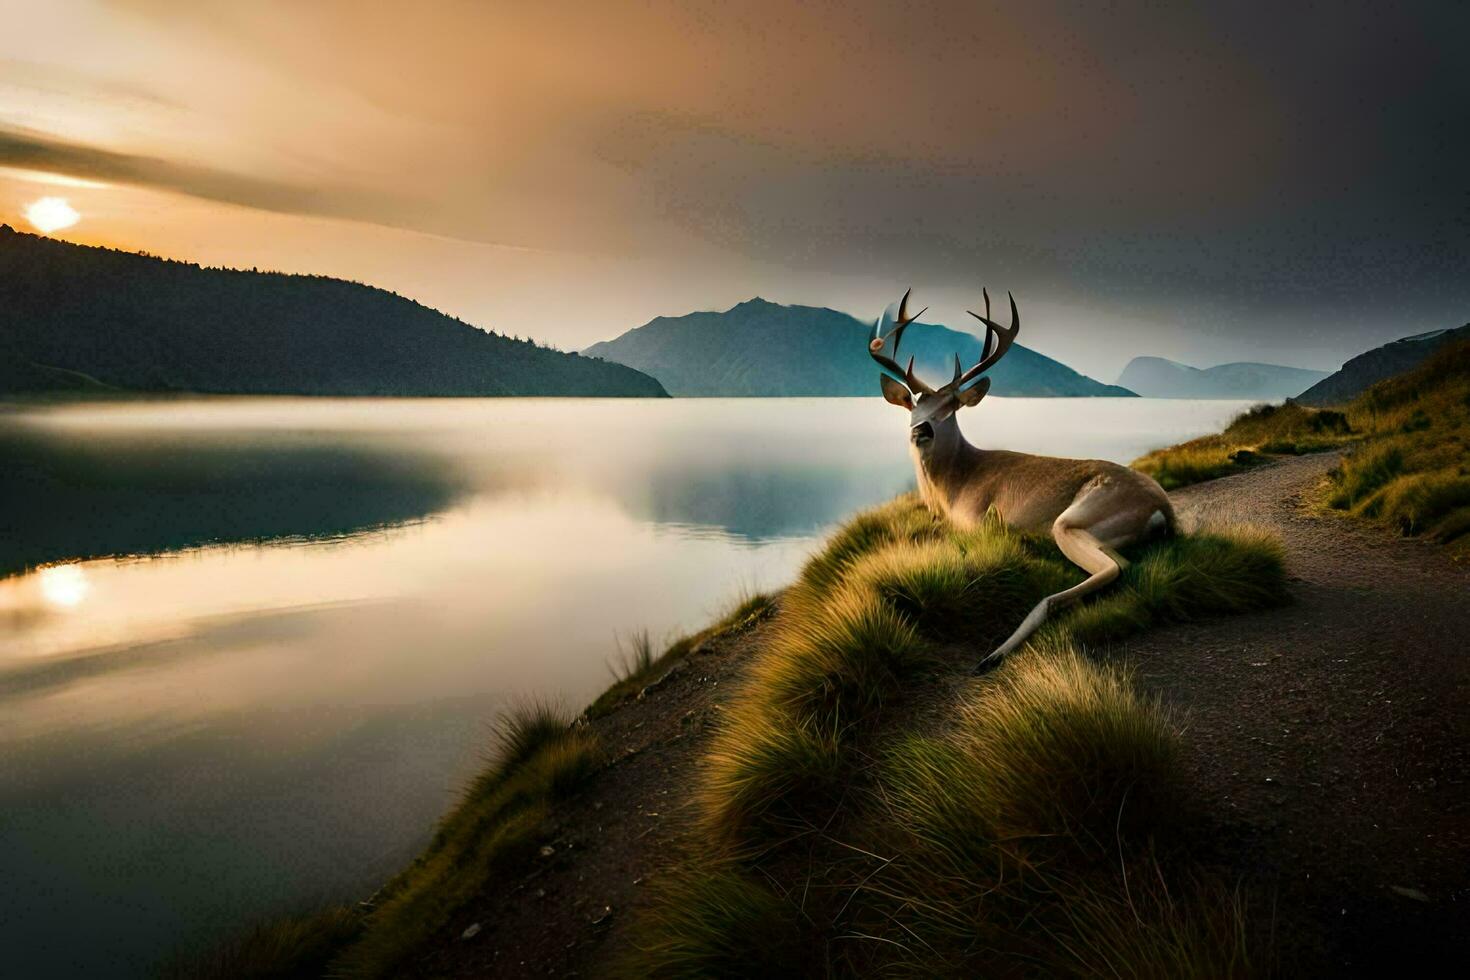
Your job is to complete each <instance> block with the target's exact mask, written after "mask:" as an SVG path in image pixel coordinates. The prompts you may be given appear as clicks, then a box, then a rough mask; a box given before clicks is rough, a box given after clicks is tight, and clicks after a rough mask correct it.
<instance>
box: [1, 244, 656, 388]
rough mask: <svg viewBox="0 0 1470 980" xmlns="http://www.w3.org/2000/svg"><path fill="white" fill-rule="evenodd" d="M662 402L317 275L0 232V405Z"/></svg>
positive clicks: (578, 361)
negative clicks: (214, 396)
mask: <svg viewBox="0 0 1470 980" xmlns="http://www.w3.org/2000/svg"><path fill="white" fill-rule="evenodd" d="M76 387H110V388H121V389H129V390H137V391H188V392H201V393H203V392H209V393H232V394H293V395H582V396H647V397H663V396H665V395H666V394H667V393H666V392H665V391H664V389H663V386H662V385H660V384H659V383H658V382H657V381H656V380H654V379H653V378H651V377H649V376H648V375H646V374H643V373H641V372H639V371H637V370H635V369H633V368H629V367H626V366H624V365H622V364H613V363H609V362H605V361H600V360H597V359H595V358H589V357H583V356H581V355H579V354H568V353H563V352H561V351H556V350H551V349H548V348H544V347H539V346H537V345H536V344H533V343H531V342H529V341H523V340H514V339H511V338H509V337H504V336H501V335H499V334H495V333H487V332H485V331H483V330H479V329H477V328H475V327H472V326H470V325H469V324H468V323H465V322H463V321H461V320H456V319H454V318H453V317H449V316H446V315H444V314H443V313H440V312H438V311H436V310H432V309H429V308H428V307H426V306H422V305H420V304H419V303H415V302H414V301H412V300H410V299H406V298H404V297H402V296H398V295H396V294H394V293H389V292H386V291H385V290H382V289H376V288H373V287H371V286H364V285H361V284H358V283H352V282H345V281H343V280H341V279H331V278H328V277H325V276H300V275H286V274H284V273H274V272H247V271H238V270H233V269H212V268H202V267H200V266H198V265H194V264H193V263H189V262H176V261H171V260H166V259H160V258H156V257H153V256H149V255H138V254H134V253H130V252H121V251H117V250H114V249H107V248H93V247H88V246H82V245H73V244H70V243H68V242H63V241H58V240H56V239H51V238H43V237H41V236H37V235H28V234H24V233H22V232H17V231H15V230H14V229H12V228H11V227H9V226H8V225H0V394H3V393H7V392H25V391H37V390H54V389H58V388H76Z"/></svg>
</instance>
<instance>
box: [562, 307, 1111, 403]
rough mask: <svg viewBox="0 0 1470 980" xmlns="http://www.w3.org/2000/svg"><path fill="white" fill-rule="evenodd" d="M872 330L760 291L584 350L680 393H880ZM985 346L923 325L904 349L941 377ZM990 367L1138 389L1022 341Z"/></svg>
mask: <svg viewBox="0 0 1470 980" xmlns="http://www.w3.org/2000/svg"><path fill="white" fill-rule="evenodd" d="M871 329H872V327H871V325H870V324H865V323H863V322H862V321H860V320H857V319H855V318H854V317H852V316H849V315H848V314H846V313H839V312H837V311H836V310H829V309H823V308H818V307H813V306H782V305H780V304H778V303H771V302H768V301H766V300H763V299H761V298H759V297H757V298H755V299H752V300H747V301H746V302H744V303H741V304H739V305H738V306H735V307H732V308H731V309H729V310H726V311H725V312H723V313H689V314H686V315H684V316H678V317H658V318H656V319H653V320H650V321H649V322H648V323H645V324H644V325H643V326H641V327H636V328H634V329H632V330H629V331H628V332H627V333H625V334H623V335H622V336H620V337H617V338H615V339H613V340H605V341H602V342H601V343H597V344H593V345H592V346H591V347H588V348H587V349H586V350H585V351H583V352H582V353H584V354H587V355H588V356H592V357H604V358H607V359H608V360H610V361H617V362H618V363H621V364H627V365H629V366H630V367H635V368H637V369H638V370H640V371H646V372H648V373H649V374H651V375H653V376H654V377H656V378H658V379H659V380H660V381H662V382H663V384H664V387H666V388H668V389H669V392H670V393H671V394H673V395H675V396H681V395H682V396H691V397H698V396H734V397H756V396H777V395H876V394H878V374H879V373H880V372H879V368H878V365H877V364H875V363H873V359H872V358H871V357H869V356H868V339H869V332H870V331H871ZM982 346H983V344H982V340H981V338H979V337H976V336H975V335H974V334H970V333H962V332H960V331H957V330H950V329H948V328H947V327H943V326H939V325H937V324H927V323H915V324H914V325H913V326H912V327H910V328H909V330H908V332H907V333H905V334H904V338H903V349H902V355H903V357H904V359H905V360H906V359H907V357H908V355H910V354H914V355H916V357H917V361H916V366H915V370H916V371H917V372H918V373H919V374H920V375H921V376H923V377H924V378H926V379H928V380H930V381H932V382H936V383H937V382H942V381H948V380H949V379H950V378H951V377H952V376H953V374H954V355H955V354H956V353H958V354H959V355H960V360H962V361H964V362H965V364H966V366H969V365H970V364H973V363H974V362H975V361H977V360H979V359H980V353H981V347H982ZM990 374H991V375H992V376H993V377H994V379H995V381H994V387H993V388H992V389H991V390H992V391H993V392H994V393H995V394H997V395H1030V396H1050V395H1063V396H1064V395H1110V396H1125V397H1131V396H1132V395H1133V392H1131V391H1128V390H1127V389H1126V388H1119V387H1117V386H1115V385H1105V384H1102V383H1100V382H1097V381H1094V380H1092V379H1091V378H1088V377H1085V376H1083V375H1081V374H1078V373H1077V372H1076V371H1073V370H1072V369H1071V368H1069V367H1067V366H1066V365H1065V364H1062V363H1060V362H1058V361H1054V360H1052V359H1051V358H1049V357H1045V356H1043V355H1041V354H1038V353H1036V352H1035V351H1033V350H1030V349H1028V348H1026V347H1022V346H1021V345H1020V344H1017V345H1015V346H1014V347H1012V348H1011V351H1010V353H1009V354H1007V355H1006V356H1005V358H1004V359H1003V360H1002V361H1001V362H1000V363H999V364H997V365H996V366H995V368H994V369H993V370H992V371H991V372H990Z"/></svg>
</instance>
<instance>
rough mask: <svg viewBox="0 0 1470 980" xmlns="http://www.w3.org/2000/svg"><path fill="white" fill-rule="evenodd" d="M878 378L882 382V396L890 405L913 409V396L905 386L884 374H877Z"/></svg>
mask: <svg viewBox="0 0 1470 980" xmlns="http://www.w3.org/2000/svg"><path fill="white" fill-rule="evenodd" d="M878 380H879V381H880V382H881V383H882V384H883V397H884V398H885V399H886V400H887V401H888V403H889V404H890V405H897V406H898V407H899V408H906V409H908V410H909V411H913V408H914V396H913V395H911V394H909V390H908V389H907V388H905V387H904V386H903V385H902V384H900V383H899V382H897V381H894V380H893V379H892V378H890V377H889V376H888V375H886V374H880V375H878Z"/></svg>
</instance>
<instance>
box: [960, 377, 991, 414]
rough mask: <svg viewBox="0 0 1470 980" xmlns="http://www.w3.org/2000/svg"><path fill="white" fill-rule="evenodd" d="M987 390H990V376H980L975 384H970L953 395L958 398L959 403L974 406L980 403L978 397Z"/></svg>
mask: <svg viewBox="0 0 1470 980" xmlns="http://www.w3.org/2000/svg"><path fill="white" fill-rule="evenodd" d="M988 391H990V378H988V377H985V378H981V379H980V381H979V382H978V383H977V384H973V385H971V386H970V387H968V388H966V389H965V390H964V391H960V392H956V393H955V397H956V398H958V399H959V400H960V404H961V405H964V406H965V407H967V408H974V407H975V406H976V405H978V404H980V399H982V398H984V397H985V394H986V392H988Z"/></svg>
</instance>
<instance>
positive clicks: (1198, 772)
mask: <svg viewBox="0 0 1470 980" xmlns="http://www.w3.org/2000/svg"><path fill="white" fill-rule="evenodd" d="M1335 459H1336V457H1335V455H1333V454H1326V455H1318V456H1306V457H1301V458H1297V459H1293V460H1289V461H1285V462H1281V463H1277V464H1273V465H1269V466H1264V467H1262V468H1259V469H1256V470H1252V471H1250V472H1247V473H1243V474H1240V475H1237V476H1232V477H1228V478H1225V479H1221V480H1217V481H1213V482H1211V483H1207V484H1202V485H1199V486H1196V487H1190V488H1186V489H1184V490H1182V491H1177V492H1175V493H1174V494H1173V497H1174V499H1175V502H1176V506H1177V508H1178V511H1179V513H1180V515H1181V517H1182V519H1183V521H1184V523H1185V526H1186V527H1191V526H1198V525H1200V524H1210V523H1230V522H1248V523H1253V524H1257V525H1261V526H1264V527H1267V528H1269V529H1271V530H1273V531H1274V532H1275V533H1277V534H1278V535H1280V537H1281V539H1282V541H1283V542H1284V544H1285V546H1286V551H1287V556H1288V563H1289V568H1290V571H1291V573H1292V575H1293V577H1294V579H1295V581H1294V582H1293V594H1294V597H1295V600H1296V601H1295V602H1294V603H1293V604H1292V605H1290V606H1287V607H1284V608H1282V609H1278V610H1272V611H1269V612H1264V613H1256V614H1251V615H1247V616H1239V617H1231V618H1228V619H1212V620H1209V621H1206V622H1199V623H1195V624H1188V625H1182V626H1173V627H1167V628H1162V629H1157V630H1153V631H1151V632H1149V633H1148V634H1146V635H1144V636H1142V637H1140V638H1138V639H1136V640H1134V641H1131V642H1129V643H1127V644H1123V645H1120V647H1119V648H1118V649H1116V650H1114V651H1111V653H1112V655H1115V656H1121V657H1123V658H1125V659H1126V660H1127V661H1128V662H1129V663H1131V664H1133V665H1134V666H1135V668H1136V671H1137V679H1138V681H1139V683H1140V684H1141V685H1142V686H1143V687H1144V688H1145V689H1146V690H1150V691H1154V692H1157V693H1158V694H1159V696H1160V697H1161V698H1163V700H1164V701H1165V702H1166V703H1167V704H1168V705H1170V706H1171V708H1173V709H1174V710H1175V711H1177V712H1178V713H1179V716H1180V717H1181V718H1182V719H1183V720H1184V721H1185V723H1186V737H1185V745H1186V752H1187V756H1188V760H1189V764H1190V767H1191V778H1192V779H1193V781H1194V782H1195V784H1196V789H1197V792H1198V794H1199V796H1200V797H1201V799H1202V800H1203V801H1204V803H1205V806H1206V810H1207V812H1208V813H1210V814H1212V815H1213V819H1212V820H1211V826H1210V827H1208V828H1205V831H1206V833H1205V836H1206V837H1207V839H1208V840H1209V841H1210V842H1211V843H1210V845H1209V846H1210V847H1211V848H1213V850H1214V851H1215V853H1214V854H1213V855H1211V857H1212V858H1213V859H1214V861H1215V862H1216V863H1219V864H1221V865H1224V866H1227V867H1230V868H1233V869H1236V870H1237V871H1238V872H1239V873H1241V874H1242V875H1243V877H1244V879H1245V884H1246V885H1247V886H1248V888H1249V889H1250V890H1251V891H1252V892H1253V893H1254V894H1255V895H1256V896H1257V898H1256V901H1257V903H1258V905H1257V913H1258V914H1267V915H1272V916H1274V920H1275V922H1276V930H1275V932H1276V945H1277V949H1278V951H1279V953H1280V957H1281V959H1282V964H1283V969H1282V972H1283V973H1284V974H1285V975H1289V976H1350V975H1362V976H1381V975H1412V976H1439V975H1446V974H1447V973H1448V967H1447V964H1456V963H1458V964H1459V967H1457V968H1456V969H1455V972H1454V973H1453V975H1460V974H1459V972H1458V970H1459V968H1462V967H1463V964H1464V963H1465V962H1467V961H1470V798H1467V784H1470V778H1467V762H1470V714H1467V710H1466V709H1467V706H1470V663H1467V655H1470V574H1467V570H1466V569H1464V568H1462V567H1457V566H1455V565H1454V564H1452V563H1451V562H1450V561H1449V560H1448V559H1447V558H1445V557H1444V555H1443V554H1442V553H1440V552H1438V551H1436V550H1434V549H1433V548H1431V547H1428V546H1425V545H1423V544H1420V543H1418V542H1415V541H1409V540H1402V539H1397V538H1393V537H1390V536H1388V535H1386V534H1385V533H1384V532H1382V531H1380V530H1378V529H1375V528H1369V527H1362V526H1358V525H1356V524H1353V523H1350V522H1349V521H1347V520H1345V519H1340V518H1335V517H1332V516H1321V515H1316V514H1313V513H1311V512H1310V511H1309V510H1308V509H1307V508H1306V507H1305V506H1304V503H1303V497H1304V494H1305V493H1307V492H1308V491H1309V490H1310V489H1311V488H1312V487H1314V486H1315V485H1316V484H1317V483H1318V482H1319V481H1320V480H1321V478H1322V476H1323V474H1324V473H1325V471H1326V470H1327V469H1328V468H1329V467H1330V466H1331V465H1332V464H1333V462H1334V461H1335ZM766 628H767V627H766V626H764V625H758V626H755V627H753V628H751V629H747V630H745V631H744V632H742V633H739V634H736V635H734V636H728V637H724V638H721V639H718V640H716V641H714V642H712V643H710V644H708V645H707V646H706V647H704V648H703V649H701V650H699V651H697V652H695V653H693V654H691V656H690V657H689V658H688V660H686V661H685V662H684V663H683V664H682V665H681V666H679V667H678V668H676V670H675V672H674V673H673V674H671V675H670V676H669V677H668V678H667V679H666V680H665V681H663V682H662V683H660V684H658V685H657V686H656V688H655V689H652V690H649V691H648V692H646V694H645V695H644V696H643V697H641V698H640V699H639V700H637V701H632V702H629V703H627V704H625V705H624V706H623V707H621V708H619V709H617V710H616V711H614V712H613V713H612V714H610V715H608V716H607V717H604V718H602V719H599V720H598V721H595V722H592V723H591V724H592V726H593V728H594V730H596V731H597V732H598V734H599V735H600V736H601V738H602V739H603V741H604V744H606V745H607V746H609V747H610V748H611V750H612V753H613V755H614V758H615V760H616V761H614V762H613V763H612V764H611V765H610V766H609V767H608V768H607V769H606V770H605V771H603V772H602V773H600V774H599V775H598V776H596V777H595V778H594V780H593V781H592V783H591V784H590V785H589V787H588V788H587V789H586V790H585V791H584V792H583V793H582V794H581V795H580V796H579V797H578V798H577V799H576V800H574V801H572V803H571V804H570V805H569V806H567V807H566V808H565V812H563V813H562V814H560V815H559V816H558V818H557V819H556V821H555V822H554V824H553V826H552V827H551V828H550V829H549V831H548V835H547V839H546V844H547V848H549V849H550V850H549V851H547V850H546V849H545V848H543V854H542V856H541V857H539V858H536V859H535V860H534V862H533V864H532V866H531V867H529V868H528V869H527V870H526V872H525V873H524V874H523V875H521V876H519V877H516V878H514V879H513V880H501V881H498V882H496V883H495V885H494V886H493V887H492V889H491V890H489V891H488V892H487V893H486V894H483V895H481V896H480V897H479V898H478V899H476V900H475V901H474V902H472V903H471V904H470V905H469V906H468V907H467V908H466V909H465V910H463V912H462V913H461V914H460V915H459V916H458V917H456V919H455V921H454V923H453V924H452V927H451V928H450V929H449V930H446V933H445V935H444V936H443V938H442V939H441V940H440V941H439V942H437V943H436V944H434V945H433V946H432V947H431V948H430V949H428V950H426V951H425V952H424V954H423V955H422V956H421V957H420V958H419V959H418V960H416V961H415V962H413V963H411V964H408V967H407V969H406V971H405V973H406V975H408V976H418V977H531V976H543V977H544V976H597V975H599V974H600V973H602V972H603V968H604V967H605V965H606V963H607V960H608V958H609V955H610V954H611V952H612V951H614V950H616V949H618V948H619V947H620V945H621V944H622V943H623V942H624V941H626V939H627V937H628V932H627V930H628V927H629V925H630V922H631V920H632V918H633V914H634V911H635V909H636V908H637V906H638V904H639V902H640V901H641V900H642V898H643V896H644V895H646V894H647V884H648V882H649V881H651V880H652V879H653V877H654V876H655V875H657V874H658V873H659V871H660V869H661V868H663V867H666V866H667V864H668V862H669V861H670V859H671V858H673V857H674V856H675V855H676V853H677V849H678V848H679V846H680V845H681V841H684V840H685V839H686V838H685V833H686V831H687V826H688V823H687V817H688V813H687V811H681V809H680V808H681V807H682V806H686V805H687V804H686V803H685V801H687V800H688V799H689V796H690V794H689V790H690V788H691V786H692V784H693V782H694V781H695V779H696V778H697V772H698V763H699V758H700V757H701V755H702V752H703V750H704V747H705V745H706V740H707V733H708V730H709V725H710V723H711V721H712V720H713V719H715V718H716V717H717V716H718V714H719V712H720V710H721V703H722V700H723V699H724V698H725V697H726V696H727V695H728V694H729V693H730V692H731V691H732V690H733V687H734V681H735V679H736V677H737V676H738V671H739V667H740V665H741V663H742V662H743V661H744V660H745V659H746V658H747V657H748V656H749V655H750V653H751V651H752V650H754V649H757V648H758V646H759V644H760V643H761V642H762V636H763V633H764V630H765V629H766ZM474 925H478V926H479V927H480V928H479V930H478V931H477V932H475V934H474V935H473V936H472V937H471V938H469V939H462V938H460V937H461V935H462V933H463V932H464V931H465V930H466V929H469V928H470V927H471V926H474Z"/></svg>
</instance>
